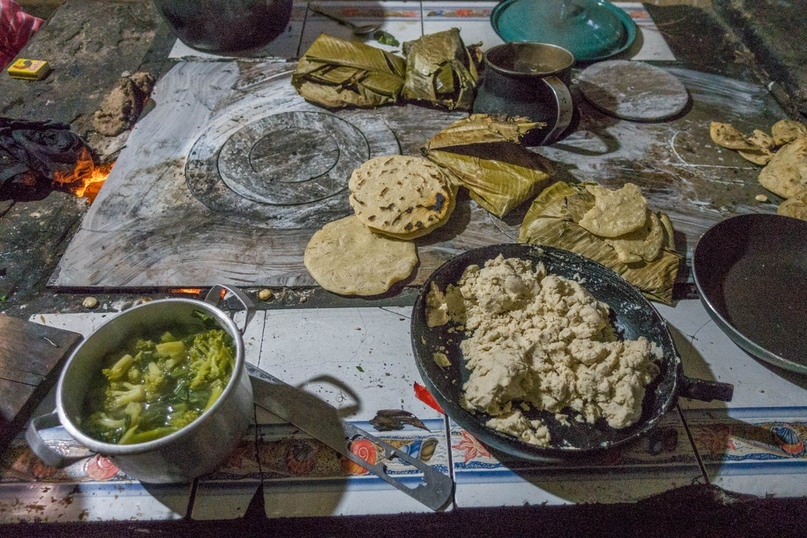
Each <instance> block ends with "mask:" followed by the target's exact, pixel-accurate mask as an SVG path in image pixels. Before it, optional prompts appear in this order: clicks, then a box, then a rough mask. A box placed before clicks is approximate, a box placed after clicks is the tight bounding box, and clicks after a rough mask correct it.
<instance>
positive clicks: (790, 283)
mask: <svg viewBox="0 0 807 538" xmlns="http://www.w3.org/2000/svg"><path fill="white" fill-rule="evenodd" d="M692 271H693V273H694V276H695V284H696V285H697V287H698V291H699V292H700V297H701V301H702V302H703V304H704V306H705V307H706V310H707V311H708V312H709V315H710V316H712V319H713V320H714V321H715V323H717V325H718V326H719V327H720V328H721V329H723V331H724V332H725V333H726V334H727V335H728V336H729V338H731V339H732V340H733V341H734V342H735V343H736V344H737V345H739V346H740V347H742V348H743V349H745V350H746V351H747V352H749V353H750V354H752V355H754V356H756V357H757V358H759V359H762V360H764V361H767V362H769V363H771V364H774V365H776V366H779V367H780V368H785V369H787V370H791V371H794V372H800V373H802V374H807V222H805V221H802V220H798V219H794V218H791V217H783V216H780V215H763V214H752V215H741V216H737V217H731V218H728V219H726V220H724V221H722V222H719V223H718V224H716V225H714V226H712V227H711V228H710V229H709V230H707V231H706V233H705V234H703V236H701V238H700V240H699V241H698V244H697V245H696V247H695V251H694V254H693V256H692Z"/></svg>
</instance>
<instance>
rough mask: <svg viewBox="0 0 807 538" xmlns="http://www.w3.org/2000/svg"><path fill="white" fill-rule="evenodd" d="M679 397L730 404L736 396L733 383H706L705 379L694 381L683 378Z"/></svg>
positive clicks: (689, 378)
mask: <svg viewBox="0 0 807 538" xmlns="http://www.w3.org/2000/svg"><path fill="white" fill-rule="evenodd" d="M678 395H679V396H683V397H684V398H692V399H693V400H700V401H702V402H710V401H712V400H720V401H721V402H730V401H731V398H732V397H733V396H734V385H732V384H731V383H721V382H719V381H706V380H705V379H693V378H691V377H686V376H683V377H682V379H681V388H680V390H679V392H678Z"/></svg>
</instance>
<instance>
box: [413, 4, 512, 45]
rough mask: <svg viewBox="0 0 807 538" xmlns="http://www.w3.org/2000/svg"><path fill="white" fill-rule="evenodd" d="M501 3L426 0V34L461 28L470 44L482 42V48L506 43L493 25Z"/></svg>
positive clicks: (424, 21) (424, 29) (461, 32)
mask: <svg viewBox="0 0 807 538" xmlns="http://www.w3.org/2000/svg"><path fill="white" fill-rule="evenodd" d="M497 3H498V2H441V1H429V0H426V1H424V2H422V3H421V4H422V6H423V33H424V34H433V33H437V32H442V31H445V30H450V29H451V28H459V30H460V37H462V41H463V43H465V45H466V46H468V45H476V44H479V43H481V44H482V50H487V49H489V48H490V47H493V46H496V45H500V44H502V43H504V41H502V38H500V37H499V36H498V35H497V34H496V32H495V31H494V30H493V26H491V24H490V13H491V12H492V11H493V8H494V7H496V4H497Z"/></svg>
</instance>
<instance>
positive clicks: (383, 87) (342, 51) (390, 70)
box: [291, 34, 406, 109]
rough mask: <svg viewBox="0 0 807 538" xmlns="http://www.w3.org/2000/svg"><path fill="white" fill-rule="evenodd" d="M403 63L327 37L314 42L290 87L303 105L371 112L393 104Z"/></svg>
mask: <svg viewBox="0 0 807 538" xmlns="http://www.w3.org/2000/svg"><path fill="white" fill-rule="evenodd" d="M405 75H406V61H405V60H404V59H403V58H401V57H399V56H395V55H394V54H392V53H389V52H387V51H384V50H381V49H378V48H376V47H372V46H370V45H366V44H364V43H355V42H352V41H346V40H343V39H339V38H336V37H332V36H329V35H327V34H322V35H320V36H319V37H318V38H317V39H316V41H314V42H313V43H312V44H311V46H310V47H309V48H308V50H307V51H306V52H305V54H304V55H303V57H302V58H301V59H300V61H299V63H298V65H297V69H296V71H295V72H294V75H292V78H291V83H292V85H293V86H294V88H295V89H296V90H297V92H298V93H299V94H300V95H301V96H302V97H303V98H305V99H306V100H307V101H310V102H313V103H316V104H318V105H321V106H324V107H326V108H331V109H336V108H345V107H357V108H373V107H377V106H381V105H388V104H396V103H397V102H398V100H399V99H400V96H401V89H402V88H403V85H404V77H405Z"/></svg>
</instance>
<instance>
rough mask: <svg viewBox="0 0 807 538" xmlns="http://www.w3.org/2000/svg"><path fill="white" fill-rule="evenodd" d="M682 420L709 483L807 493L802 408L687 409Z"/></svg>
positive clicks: (806, 413) (806, 417) (806, 428)
mask: <svg viewBox="0 0 807 538" xmlns="http://www.w3.org/2000/svg"><path fill="white" fill-rule="evenodd" d="M686 421H687V425H688V426H689V431H690V432H691V434H692V438H693V440H694V442H695V447H696V449H697V451H698V453H699V454H700V459H701V461H702V462H703V465H704V468H705V470H706V473H707V475H708V477H709V480H710V482H711V483H713V484H716V485H718V486H720V487H721V488H724V489H726V490H728V491H732V492H736V493H744V494H749V495H756V496H760V497H803V496H804V495H805V494H807V450H805V444H804V440H805V438H807V408H805V407H798V408H786V407H782V408H746V409H733V410H729V411H725V410H690V411H687V413H686Z"/></svg>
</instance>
